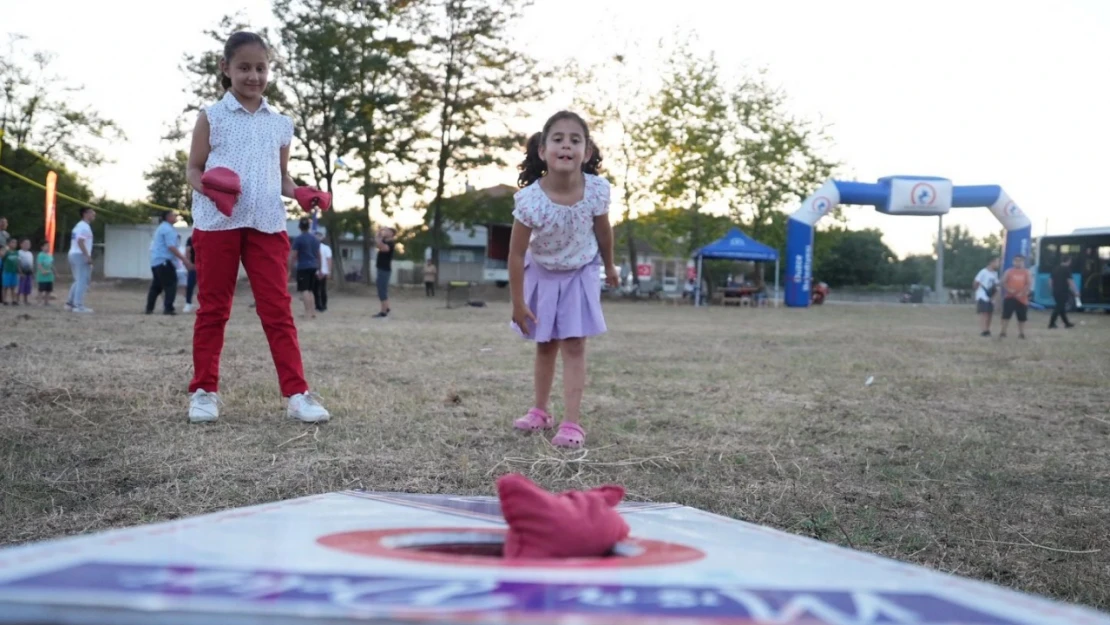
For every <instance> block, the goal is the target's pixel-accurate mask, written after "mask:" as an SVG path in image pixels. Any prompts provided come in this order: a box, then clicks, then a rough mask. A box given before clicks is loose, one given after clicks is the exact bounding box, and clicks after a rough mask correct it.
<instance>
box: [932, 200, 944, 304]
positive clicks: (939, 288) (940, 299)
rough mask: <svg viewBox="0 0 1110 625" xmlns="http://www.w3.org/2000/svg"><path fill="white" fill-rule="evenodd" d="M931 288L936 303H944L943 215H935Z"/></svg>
mask: <svg viewBox="0 0 1110 625" xmlns="http://www.w3.org/2000/svg"><path fill="white" fill-rule="evenodd" d="M936 273H937V275H936V279H935V280H934V285H933V288H934V290H935V291H936V298H937V303H938V304H943V303H944V215H937V270H936Z"/></svg>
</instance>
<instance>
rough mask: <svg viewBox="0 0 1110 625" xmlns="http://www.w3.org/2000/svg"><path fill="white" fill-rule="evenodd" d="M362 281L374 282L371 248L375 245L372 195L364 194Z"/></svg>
mask: <svg viewBox="0 0 1110 625" xmlns="http://www.w3.org/2000/svg"><path fill="white" fill-rule="evenodd" d="M359 217H361V220H362V282H363V284H373V282H372V280H371V278H370V250H371V248H372V246H373V244H372V241H373V240H374V233H373V232H371V230H370V226H371V224H370V195H369V194H368V193H363V194H362V214H361V215H360V216H359Z"/></svg>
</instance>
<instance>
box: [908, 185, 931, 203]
mask: <svg viewBox="0 0 1110 625" xmlns="http://www.w3.org/2000/svg"><path fill="white" fill-rule="evenodd" d="M936 201H937V190H936V188H934V187H933V185H931V184H929V183H928V182H919V183H917V184H915V185H913V188H912V189H910V204H913V205H914V206H932V205H933V202H936Z"/></svg>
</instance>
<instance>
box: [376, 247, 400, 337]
mask: <svg viewBox="0 0 1110 625" xmlns="http://www.w3.org/2000/svg"><path fill="white" fill-rule="evenodd" d="M396 237H397V231H396V230H394V229H393V228H381V229H379V230H378V236H377V239H376V240H375V242H374V244H375V245H376V246H377V248H378V260H377V261H376V262H375V263H374V267H375V268H376V269H377V270H378V275H377V280H376V281H375V284H376V286H377V287H378V301H380V302H381V309H380V310H379V311H378V314H376V315H374V318H375V319H385V318H386V317H388V316H389V311H390V308H389V278H390V276H391V275H392V274H393V250H394V249H396V248H397V241H396Z"/></svg>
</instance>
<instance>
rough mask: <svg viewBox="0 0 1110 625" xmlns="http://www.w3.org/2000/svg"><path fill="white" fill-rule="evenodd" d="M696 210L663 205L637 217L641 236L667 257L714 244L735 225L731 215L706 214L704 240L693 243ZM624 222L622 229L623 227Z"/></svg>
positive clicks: (703, 218)
mask: <svg viewBox="0 0 1110 625" xmlns="http://www.w3.org/2000/svg"><path fill="white" fill-rule="evenodd" d="M694 217H695V213H694V211H690V210H686V209H682V208H661V209H659V210H655V211H652V212H650V213H648V214H646V215H641V216H640V217H638V218H637V219H636V230H637V232H639V235H638V238H639V239H640V240H642V241H645V242H647V243H648V244H649V245H651V246H652V248H654V249H655V250H656V251H658V252H659V253H660V254H663V255H664V256H671V257H683V256H687V255H688V251H689V250H692V249H697V248H699V247H702V246H703V245H706V244H708V243H712V242H713V241H716V240H717V239H719V238H721V237H723V236H724V235H725V234H727V233H728V231H729V228H731V227H732V226H733V224H732V222H731V221H730V220H729V218H728V217H726V216H722V215H709V214H703V215H700V216H698V219H699V220H700V221H701V227H700V230H699V233H700V236H701V238H702V239H703V240H701V241H698V242H695V243H694V244H691V236H692V232H693V228H692V227H691V221H692V220H693V219H694ZM623 227H624V226H623V224H622V228H623Z"/></svg>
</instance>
